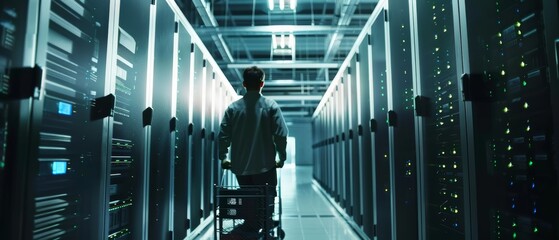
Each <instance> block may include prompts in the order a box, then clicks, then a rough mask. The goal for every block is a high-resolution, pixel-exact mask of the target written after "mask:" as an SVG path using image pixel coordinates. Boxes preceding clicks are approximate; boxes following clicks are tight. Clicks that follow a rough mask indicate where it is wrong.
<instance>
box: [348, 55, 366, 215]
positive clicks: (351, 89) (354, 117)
mask: <svg viewBox="0 0 559 240" xmlns="http://www.w3.org/2000/svg"><path fill="white" fill-rule="evenodd" d="M358 58H359V55H358V54H356V55H355V56H354V57H353V58H352V61H351V66H352V68H351V69H348V81H347V84H346V85H347V86H346V88H347V96H348V116H349V119H348V121H349V122H348V123H349V131H348V133H347V134H348V139H349V140H348V141H349V143H350V144H349V148H350V149H349V150H350V152H351V153H350V156H351V158H350V164H349V165H350V167H351V173H350V177H351V192H352V196H351V199H352V211H351V214H352V216H353V220H354V221H355V222H356V223H357V224H358V225H362V219H361V216H362V214H363V213H362V211H361V204H362V198H361V194H362V184H363V183H362V180H361V178H362V172H360V169H361V168H362V166H361V161H360V159H359V151H361V149H360V145H359V136H358V134H359V123H360V121H359V120H358V116H359V114H358V111H359V108H358V107H357V99H358V96H357V95H358V94H357V85H358V84H357V81H358V80H359V77H358V74H359V73H358V71H359V67H358V66H357V65H358V63H357V59H358Z"/></svg>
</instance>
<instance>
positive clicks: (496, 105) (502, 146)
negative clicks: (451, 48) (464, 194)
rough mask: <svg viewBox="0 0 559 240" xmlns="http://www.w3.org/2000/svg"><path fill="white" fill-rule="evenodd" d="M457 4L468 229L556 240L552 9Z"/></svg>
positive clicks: (546, 4) (534, 4)
mask: <svg viewBox="0 0 559 240" xmlns="http://www.w3.org/2000/svg"><path fill="white" fill-rule="evenodd" d="M460 4H461V6H462V9H465V10H464V11H463V12H461V13H460V14H461V17H462V18H464V19H466V20H467V21H464V22H462V24H461V25H460V27H461V30H462V36H463V37H464V39H463V42H464V44H463V49H464V52H463V53H462V55H463V59H464V60H463V62H464V63H463V69H464V73H465V74H464V75H463V77H462V84H463V86H464V94H465V98H466V99H465V100H466V101H467V102H468V104H469V106H470V108H469V109H471V112H468V114H471V115H472V116H473V117H472V123H471V125H472V126H473V129H472V132H471V138H472V139H473V149H472V150H473V152H474V155H473V157H470V158H469V159H470V161H473V162H475V165H474V166H472V167H475V175H473V178H472V179H475V180H476V182H477V184H476V185H473V183H472V185H473V187H472V188H473V190H475V191H476V193H477V195H476V196H474V198H473V200H474V201H475V202H476V203H477V209H475V212H474V213H473V215H474V216H475V217H476V218H477V223H478V225H477V228H474V229H473V230H474V231H477V232H475V233H476V234H477V235H478V237H479V238H480V239H502V238H509V239H555V238H557V237H559V231H558V230H557V229H558V228H557V227H558V224H559V219H558V218H557V212H558V210H559V209H558V208H557V206H556V205H557V204H556V203H557V201H558V200H559V199H558V197H559V196H558V188H557V187H558V185H557V170H556V169H557V166H558V165H557V164H558V162H557V145H556V143H554V142H556V141H557V139H556V136H557V134H556V131H557V129H556V127H557V126H558V125H557V124H556V123H557V119H554V114H555V117H556V116H557V113H556V112H557V110H558V109H557V105H556V100H557V99H556V97H554V98H555V99H554V100H555V101H553V100H552V98H553V97H552V96H554V95H555V96H556V95H557V88H553V87H552V86H556V85H554V84H556V83H555V82H556V81H557V72H556V71H555V68H556V64H557V63H556V59H555V57H556V56H553V54H552V53H553V52H554V50H555V46H554V45H553V42H554V40H556V39H557V38H558V37H559V34H558V30H557V29H558V22H557V13H558V11H557V10H558V9H557V2H553V1H529V2H524V1H490V2H483V1H472V2H466V1H462V2H460ZM544 8H549V10H544ZM480 15H481V16H483V18H478V16H480ZM482 23H483V27H479V26H480V25H481V24H482ZM552 84H553V85H552ZM469 109H468V110H469ZM488 196H491V197H489V198H488Z"/></svg>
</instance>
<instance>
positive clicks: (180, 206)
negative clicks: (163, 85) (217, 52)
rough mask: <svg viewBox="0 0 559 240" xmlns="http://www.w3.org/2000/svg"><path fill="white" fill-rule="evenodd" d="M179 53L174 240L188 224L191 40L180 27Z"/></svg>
mask: <svg viewBox="0 0 559 240" xmlns="http://www.w3.org/2000/svg"><path fill="white" fill-rule="evenodd" d="M178 31H179V32H178V34H179V36H178V37H179V50H178V51H179V52H178V64H177V68H178V69H177V81H178V82H177V119H178V123H177V131H176V135H175V150H176V152H175V161H174V164H175V179H174V182H175V189H174V191H175V192H174V200H173V201H174V203H175V204H174V209H175V211H174V224H173V225H174V238H175V239H180V238H184V236H186V231H187V229H188V228H189V226H190V224H189V222H188V215H187V206H188V204H189V199H188V188H189V184H188V176H189V171H190V170H189V165H188V161H189V158H188V151H189V149H190V143H189V141H188V140H189V138H188V136H189V134H190V127H189V121H188V113H189V92H188V90H189V86H190V79H191V78H190V70H191V69H190V61H191V59H190V58H191V48H192V44H191V43H190V41H191V38H190V35H189V34H188V32H187V31H186V28H185V27H184V26H183V25H182V24H180V25H179V28H178Z"/></svg>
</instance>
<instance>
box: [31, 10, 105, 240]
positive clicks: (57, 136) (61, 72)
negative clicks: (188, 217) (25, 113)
mask: <svg viewBox="0 0 559 240" xmlns="http://www.w3.org/2000/svg"><path fill="white" fill-rule="evenodd" d="M109 7H110V5H109V3H107V2H86V3H82V2H80V3H78V2H73V1H63V0H53V1H43V2H41V6H40V12H39V16H41V19H39V23H40V24H39V34H38V39H37V54H36V56H37V59H36V61H37V63H38V64H39V65H43V66H45V69H46V70H45V73H46V75H45V80H44V84H43V91H44V92H43V93H44V98H43V99H41V100H42V101H41V106H38V108H37V109H36V111H35V112H34V118H36V119H38V122H39V123H38V124H37V125H35V127H36V130H35V131H37V132H35V133H34V134H36V135H35V136H38V137H39V144H38V146H34V148H36V149H38V157H37V158H32V160H31V161H37V162H36V163H35V164H37V166H38V169H36V170H37V172H35V174H34V175H35V176H34V177H33V179H32V181H34V183H35V187H34V188H33V189H30V192H31V196H32V198H34V205H35V206H34V207H35V211H34V214H33V217H32V218H33V221H32V223H33V225H32V226H31V227H30V228H28V229H33V230H32V231H31V230H29V231H26V234H29V236H26V237H25V238H34V239H42V238H53V237H59V238H78V237H79V236H84V235H85V236H91V237H93V238H102V237H103V236H104V235H105V229H104V226H105V218H104V214H103V213H104V212H105V211H106V206H105V203H106V201H107V200H106V199H107V197H108V196H107V195H106V194H105V187H106V186H105V185H106V178H105V177H104V176H106V174H107V171H108V169H107V166H106V165H105V164H104V163H106V153H107V152H108V151H109V150H108V147H107V145H108V144H107V141H108V134H107V127H108V121H107V119H106V117H107V116H110V113H111V112H112V106H111V102H112V101H113V100H114V98H113V97H112V96H111V95H108V96H106V97H103V96H104V95H105V94H107V92H106V84H107V83H106V79H105V78H106V77H105V76H106V75H105V74H106V72H105V68H106V59H107V56H106V52H107V51H106V50H107V36H108V29H109V22H108V19H109V18H108V12H109ZM105 236H106V235H105Z"/></svg>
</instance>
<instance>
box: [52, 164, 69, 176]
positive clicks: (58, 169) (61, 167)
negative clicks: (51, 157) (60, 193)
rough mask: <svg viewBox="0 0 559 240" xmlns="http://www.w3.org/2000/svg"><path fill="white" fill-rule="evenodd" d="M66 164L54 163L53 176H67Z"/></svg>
mask: <svg viewBox="0 0 559 240" xmlns="http://www.w3.org/2000/svg"><path fill="white" fill-rule="evenodd" d="M66 165H67V163H66V162H52V175H59V174H66Z"/></svg>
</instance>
